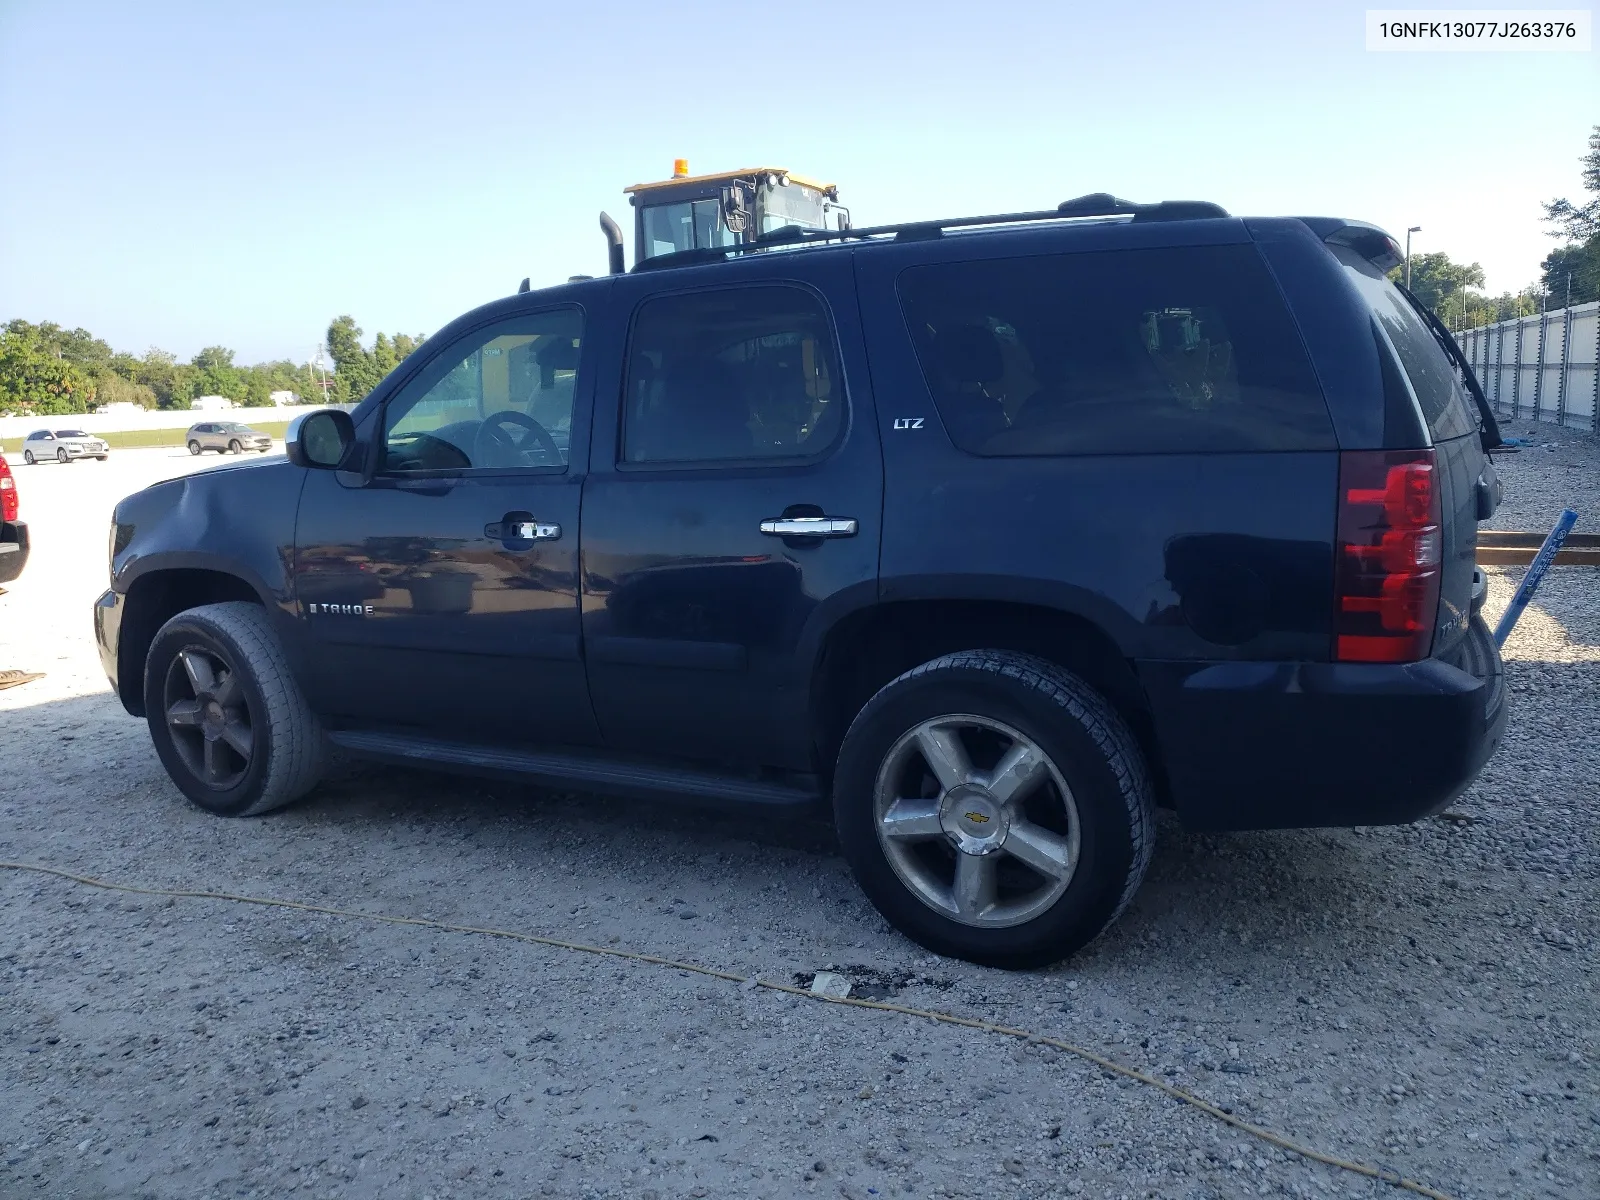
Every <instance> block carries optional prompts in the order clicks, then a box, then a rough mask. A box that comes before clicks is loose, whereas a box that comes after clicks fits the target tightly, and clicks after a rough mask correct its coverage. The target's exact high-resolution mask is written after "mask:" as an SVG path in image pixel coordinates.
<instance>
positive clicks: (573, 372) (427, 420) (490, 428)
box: [383, 309, 583, 475]
mask: <svg viewBox="0 0 1600 1200" xmlns="http://www.w3.org/2000/svg"><path fill="white" fill-rule="evenodd" d="M582 324H583V322H582V317H581V316H580V315H579V313H578V312H577V310H575V309H556V310H554V311H551V312H545V313H536V314H534V315H532V316H527V317H517V318H514V319H512V320H509V321H503V322H500V323H499V324H496V325H492V326H490V327H488V328H487V329H484V330H481V331H479V332H478V333H476V334H473V335H471V336H470V337H468V338H466V339H464V340H463V341H462V342H461V343H459V344H458V346H457V347H456V348H455V349H454V350H450V351H447V352H446V353H444V354H442V355H440V356H439V357H438V358H437V359H435V360H434V362H433V363H431V364H429V366H428V367H426V368H424V369H423V371H422V373H421V374H420V375H418V376H417V377H416V378H415V379H412V380H411V381H410V382H409V383H407V384H406V385H405V387H404V388H403V389H402V390H401V392H400V394H399V395H398V396H396V397H395V399H394V400H393V401H392V402H390V404H389V406H388V408H387V409H386V410H385V414H384V442H383V471H384V473H385V474H392V475H412V474H418V473H430V472H440V471H443V472H450V473H455V472H460V471H481V470H496V469H498V470H514V471H526V470H542V471H562V470H565V469H566V466H567V460H568V456H569V447H570V439H571V434H572V405H573V396H574V391H575V387H576V381H577V374H578V351H579V348H580V345H581V339H582Z"/></svg>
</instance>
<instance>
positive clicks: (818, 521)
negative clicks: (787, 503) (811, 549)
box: [761, 517, 856, 538]
mask: <svg viewBox="0 0 1600 1200" xmlns="http://www.w3.org/2000/svg"><path fill="white" fill-rule="evenodd" d="M761 532H762V533H764V534H766V535H767V536H768V537H782V538H791V537H825V538H837V537H855V535H856V519H855V518H854V517H780V518H776V519H774V520H771V521H763V522H761Z"/></svg>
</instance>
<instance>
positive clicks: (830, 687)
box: [810, 600, 1165, 796]
mask: <svg viewBox="0 0 1600 1200" xmlns="http://www.w3.org/2000/svg"><path fill="white" fill-rule="evenodd" d="M963 650H1007V651H1013V652H1016V653H1020V654H1029V655H1033V656H1036V657H1038V658H1042V659H1045V660H1047V661H1049V662H1052V663H1055V664H1056V665H1058V666H1060V667H1062V668H1064V669H1066V670H1069V671H1071V672H1072V673H1073V674H1074V675H1076V676H1078V677H1079V678H1080V679H1082V680H1084V681H1085V682H1086V683H1088V684H1089V685H1090V686H1091V687H1093V688H1094V689H1095V690H1096V691H1098V692H1099V693H1100V694H1101V695H1103V696H1105V697H1106V699H1107V700H1108V701H1109V702H1110V704H1111V705H1112V707H1113V708H1114V709H1115V710H1116V711H1117V713H1118V714H1119V715H1120V716H1121V717H1122V719H1123V720H1124V721H1125V722H1126V723H1127V724H1128V726H1129V727H1130V728H1131V729H1132V730H1133V733H1134V736H1135V737H1136V738H1137V739H1138V740H1139V743H1140V746H1141V749H1143V751H1144V753H1145V757H1146V759H1147V760H1148V761H1149V762H1150V764H1151V768H1152V772H1153V774H1154V775H1155V776H1156V787H1157V794H1158V796H1164V794H1165V787H1164V781H1163V780H1162V779H1161V771H1160V768H1159V762H1160V759H1159V755H1157V754H1156V753H1155V749H1156V747H1155V734H1154V727H1153V724H1152V722H1151V719H1150V708H1149V701H1148V699H1147V697H1146V696H1145V692H1144V688H1143V686H1142V685H1141V684H1140V682H1139V679H1138V676H1137V675H1136V674H1135V673H1134V670H1133V667H1132V665H1131V664H1130V663H1129V661H1128V658H1127V656H1126V655H1125V654H1124V653H1123V651H1122V650H1121V649H1120V648H1119V647H1118V645H1117V643H1116V641H1115V640H1114V639H1113V638H1112V637H1111V635H1110V634H1108V633H1107V632H1106V631H1105V630H1104V629H1103V628H1102V627H1101V626H1100V625H1098V624H1096V623H1095V622H1093V621H1091V620H1089V619H1088V618H1087V617H1084V616H1082V615H1080V614H1077V613H1072V612H1068V611H1065V610H1062V609H1056V608H1050V607H1047V606H1044V605H1036V604H1024V603H1017V602H1013V601H996V600H912V601H896V602H891V603H886V604H877V605H873V606H871V607H869V608H865V609H858V610H857V611H855V612H853V613H851V614H849V615H848V616H846V617H845V618H843V619H842V620H840V621H839V623H838V624H837V625H835V626H834V628H833V629H831V630H830V631H829V633H828V636H827V638H826V639H825V640H824V642H823V645H822V647H821V649H820V651H819V652H818V655H817V659H816V662H815V665H814V669H813V671H812V676H811V697H810V704H811V707H810V719H811V729H812V742H813V748H814V752H815V754H816V757H817V760H818V765H819V767H820V769H821V771H822V773H823V774H824V775H831V773H832V769H833V765H834V763H835V761H836V759H837V757H838V753H839V748H840V746H842V745H843V743H844V735H845V733H846V732H847V731H848V729H849V727H850V723H851V721H853V720H854V719H855V716H856V714H857V713H859V712H860V711H861V709H862V708H863V707H864V706H865V705H866V703H867V701H869V700H871V699H872V697H873V696H874V695H875V694H876V693H877V691H878V689H879V688H881V687H883V686H884V685H885V684H887V683H889V682H890V681H892V680H894V679H896V678H898V677H899V676H900V675H902V674H904V673H905V672H906V671H909V670H911V669H912V668H914V667H917V666H920V665H921V664H923V663H926V662H930V661H932V660H933V659H936V658H939V657H941V656H943V655H947V654H953V653H956V652H958V651H963Z"/></svg>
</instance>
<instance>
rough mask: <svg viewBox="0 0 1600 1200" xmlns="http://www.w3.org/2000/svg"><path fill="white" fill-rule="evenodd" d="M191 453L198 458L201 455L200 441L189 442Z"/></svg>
mask: <svg viewBox="0 0 1600 1200" xmlns="http://www.w3.org/2000/svg"><path fill="white" fill-rule="evenodd" d="M189 453H190V454H193V455H194V456H195V457H197V458H198V457H199V455H200V443H199V442H190V443H189Z"/></svg>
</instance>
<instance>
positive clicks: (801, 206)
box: [756, 183, 826, 233]
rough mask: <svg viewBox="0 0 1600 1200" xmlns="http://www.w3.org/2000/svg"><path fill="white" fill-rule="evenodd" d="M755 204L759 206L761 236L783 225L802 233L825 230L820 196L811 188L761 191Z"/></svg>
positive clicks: (799, 185)
mask: <svg viewBox="0 0 1600 1200" xmlns="http://www.w3.org/2000/svg"><path fill="white" fill-rule="evenodd" d="M756 202H757V203H758V204H759V205H760V206H761V232H762V233H771V232H772V231H773V230H775V229H782V228H783V227H784V226H785V225H798V226H800V227H801V228H802V229H824V228H826V223H825V221H824V214H823V208H822V193H821V192H819V191H817V190H816V189H815V188H808V187H804V186H802V185H801V184H798V183H791V184H789V185H788V186H787V187H782V186H779V187H775V188H762V189H761V193H760V195H759V197H758V198H757V201H756Z"/></svg>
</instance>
